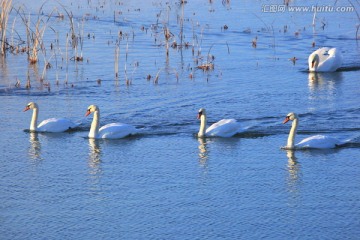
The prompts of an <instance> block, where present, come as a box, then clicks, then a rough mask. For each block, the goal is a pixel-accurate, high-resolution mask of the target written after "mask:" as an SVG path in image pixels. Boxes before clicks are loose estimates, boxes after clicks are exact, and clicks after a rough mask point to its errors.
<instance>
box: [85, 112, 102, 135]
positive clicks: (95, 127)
mask: <svg viewBox="0 0 360 240" xmlns="http://www.w3.org/2000/svg"><path fill="white" fill-rule="evenodd" d="M99 125H100V110H96V111H95V112H94V117H93V120H92V122H91V127H90V132H89V135H88V137H89V138H97V135H98V133H99Z"/></svg>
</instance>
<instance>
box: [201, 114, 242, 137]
mask: <svg viewBox="0 0 360 240" xmlns="http://www.w3.org/2000/svg"><path fill="white" fill-rule="evenodd" d="M197 118H198V119H200V130H199V133H198V137H205V136H210V137H232V136H234V135H235V134H236V133H239V132H242V131H243V129H242V128H241V127H240V123H239V122H237V121H236V120H235V119H222V120H220V121H218V122H217V123H214V124H212V125H211V126H210V127H209V128H208V129H206V111H205V109H204V108H201V109H200V110H199V113H198V117H197ZM205 129H206V131H205Z"/></svg>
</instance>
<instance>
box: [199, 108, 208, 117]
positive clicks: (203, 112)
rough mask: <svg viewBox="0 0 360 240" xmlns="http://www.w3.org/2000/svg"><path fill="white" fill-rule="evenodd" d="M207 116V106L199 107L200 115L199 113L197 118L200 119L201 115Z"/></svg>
mask: <svg viewBox="0 0 360 240" xmlns="http://www.w3.org/2000/svg"><path fill="white" fill-rule="evenodd" d="M203 115H204V116H206V111H205V108H200V109H199V112H198V115H197V119H200V118H201V116H203Z"/></svg>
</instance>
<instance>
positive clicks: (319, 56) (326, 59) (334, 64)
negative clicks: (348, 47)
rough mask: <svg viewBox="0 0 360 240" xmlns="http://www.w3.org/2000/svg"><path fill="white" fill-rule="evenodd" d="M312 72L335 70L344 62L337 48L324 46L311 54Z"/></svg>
mask: <svg viewBox="0 0 360 240" xmlns="http://www.w3.org/2000/svg"><path fill="white" fill-rule="evenodd" d="M308 64H309V71H310V72H334V71H336V70H337V69H338V68H339V67H341V64H342V56H341V53H340V51H339V50H337V49H336V48H328V47H322V48H319V49H318V50H316V51H314V52H313V53H311V54H310V56H309V59H308Z"/></svg>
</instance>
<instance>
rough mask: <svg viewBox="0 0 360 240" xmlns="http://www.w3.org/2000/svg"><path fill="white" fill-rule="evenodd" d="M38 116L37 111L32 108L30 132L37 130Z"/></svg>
mask: <svg viewBox="0 0 360 240" xmlns="http://www.w3.org/2000/svg"><path fill="white" fill-rule="evenodd" d="M38 115H39V109H38V108H34V109H33V114H32V118H31V122H30V131H36V130H37V119H38Z"/></svg>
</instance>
